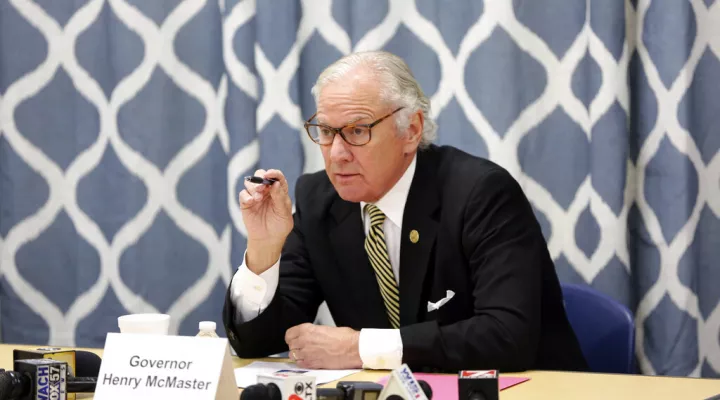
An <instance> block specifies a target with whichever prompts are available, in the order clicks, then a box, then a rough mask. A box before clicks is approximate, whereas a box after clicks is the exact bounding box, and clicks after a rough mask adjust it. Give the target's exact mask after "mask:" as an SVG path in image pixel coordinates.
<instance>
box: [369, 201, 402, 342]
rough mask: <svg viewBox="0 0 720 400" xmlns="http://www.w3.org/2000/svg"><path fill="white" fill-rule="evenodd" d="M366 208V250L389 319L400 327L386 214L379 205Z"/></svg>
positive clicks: (398, 300)
mask: <svg viewBox="0 0 720 400" xmlns="http://www.w3.org/2000/svg"><path fill="white" fill-rule="evenodd" d="M365 210H366V211H367V212H368V214H369V215H370V230H369V232H368V235H367V237H366V238H365V251H366V252H367V253H368V257H369V258H370V264H371V265H372V267H373V269H374V270H375V277H376V278H377V281H378V286H380V294H381V295H382V298H383V301H384V302H385V308H386V309H387V313H388V319H389V320H390V325H392V327H393V328H395V329H397V328H400V292H399V291H398V287H397V283H396V281H395V274H393V270H392V266H391V265H390V256H389V255H388V250H387V246H386V245H385V234H384V233H383V222H385V214H383V212H382V211H380V209H379V208H377V206H375V205H372V204H368V205H366V206H365Z"/></svg>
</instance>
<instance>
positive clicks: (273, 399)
mask: <svg viewBox="0 0 720 400" xmlns="http://www.w3.org/2000/svg"><path fill="white" fill-rule="evenodd" d="M267 392H268V399H269V400H282V393H281V392H280V387H279V386H278V385H276V384H274V383H272V382H270V383H268V384H267Z"/></svg>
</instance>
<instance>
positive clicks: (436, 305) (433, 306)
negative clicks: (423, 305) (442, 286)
mask: <svg viewBox="0 0 720 400" xmlns="http://www.w3.org/2000/svg"><path fill="white" fill-rule="evenodd" d="M445 294H446V297H445V298H443V299H440V300H438V301H437V302H435V303H433V302H432V301H428V307H427V310H428V312H430V311H434V310H437V309H438V308H440V307H442V306H443V305H444V304H445V303H447V302H448V301H450V299H452V298H453V296H455V292H453V291H452V290H446V291H445Z"/></svg>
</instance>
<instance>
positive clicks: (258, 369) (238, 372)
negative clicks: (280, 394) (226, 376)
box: [235, 361, 361, 388]
mask: <svg viewBox="0 0 720 400" xmlns="http://www.w3.org/2000/svg"><path fill="white" fill-rule="evenodd" d="M288 370H289V371H294V372H300V373H303V374H305V375H309V376H314V377H315V380H316V383H317V384H318V385H322V384H323V383H328V382H332V381H334V380H338V379H342V378H344V377H346V376H348V375H352V374H354V373H356V372H360V371H361V370H359V369H304V368H299V367H298V366H297V365H295V364H290V363H275V362H264V361H253V362H252V363H250V364H248V365H246V366H244V367H240V368H235V383H237V387H239V388H245V387H248V386H250V385H254V384H256V383H257V376H258V374H272V373H274V372H278V371H288Z"/></svg>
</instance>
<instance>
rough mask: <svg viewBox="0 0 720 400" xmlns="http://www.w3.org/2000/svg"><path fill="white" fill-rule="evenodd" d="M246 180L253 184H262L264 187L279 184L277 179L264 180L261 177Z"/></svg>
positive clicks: (248, 177) (247, 177) (249, 177)
mask: <svg viewBox="0 0 720 400" xmlns="http://www.w3.org/2000/svg"><path fill="white" fill-rule="evenodd" d="M245 180H246V181H248V182H252V183H262V184H263V185H272V184H273V183H275V182H277V179H275V178H270V179H263V178H261V177H259V176H246V177H245Z"/></svg>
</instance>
